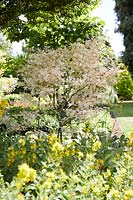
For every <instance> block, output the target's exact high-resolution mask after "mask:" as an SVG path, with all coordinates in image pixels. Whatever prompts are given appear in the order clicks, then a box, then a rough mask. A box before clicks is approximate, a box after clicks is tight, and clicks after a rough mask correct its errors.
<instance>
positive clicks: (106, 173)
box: [105, 169, 111, 177]
mask: <svg viewBox="0 0 133 200" xmlns="http://www.w3.org/2000/svg"><path fill="white" fill-rule="evenodd" d="M110 176H111V172H110V170H109V169H107V171H106V172H105V177H110Z"/></svg>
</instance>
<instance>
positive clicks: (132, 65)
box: [115, 0, 133, 74]
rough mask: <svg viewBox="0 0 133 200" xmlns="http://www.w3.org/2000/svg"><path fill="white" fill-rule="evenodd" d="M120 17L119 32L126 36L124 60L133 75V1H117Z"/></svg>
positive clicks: (117, 10) (116, 7) (117, 11)
mask: <svg viewBox="0 0 133 200" xmlns="http://www.w3.org/2000/svg"><path fill="white" fill-rule="evenodd" d="M115 3H116V5H115V11H116V13H117V17H118V22H119V25H118V31H119V32H120V33H122V34H123V36H124V46H125V52H124V53H123V60H124V62H125V64H126V65H128V66H129V71H130V72H131V73H132V74H133V0H115Z"/></svg>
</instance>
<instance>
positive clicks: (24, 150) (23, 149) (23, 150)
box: [21, 147, 26, 157]
mask: <svg viewBox="0 0 133 200" xmlns="http://www.w3.org/2000/svg"><path fill="white" fill-rule="evenodd" d="M21 154H22V157H23V155H25V154H26V149H25V148H24V147H22V148H21Z"/></svg>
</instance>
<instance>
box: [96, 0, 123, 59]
mask: <svg viewBox="0 0 133 200" xmlns="http://www.w3.org/2000/svg"><path fill="white" fill-rule="evenodd" d="M114 6H115V1H114V0H102V4H101V5H100V6H99V8H97V9H96V10H95V11H94V13H93V15H96V16H98V17H100V18H101V19H103V20H104V21H105V22H106V26H105V28H104V32H105V34H106V35H107V36H108V37H109V39H110V42H111V45H112V48H113V50H114V52H115V54H116V55H120V52H121V51H122V50H124V46H123V37H122V35H121V34H120V33H114V30H115V28H117V17H116V14H115V12H114Z"/></svg>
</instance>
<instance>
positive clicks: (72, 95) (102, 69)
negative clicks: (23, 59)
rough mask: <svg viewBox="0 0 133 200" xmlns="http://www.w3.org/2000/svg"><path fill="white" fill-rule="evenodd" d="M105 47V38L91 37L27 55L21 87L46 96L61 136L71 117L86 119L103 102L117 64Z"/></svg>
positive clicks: (41, 96)
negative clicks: (87, 39) (83, 40)
mask: <svg viewBox="0 0 133 200" xmlns="http://www.w3.org/2000/svg"><path fill="white" fill-rule="evenodd" d="M99 46H100V48H99ZM101 47H103V48H101ZM105 47H106V46H105V44H104V41H101V40H97V39H94V40H89V41H86V42H85V43H84V44H82V43H75V44H73V45H72V46H71V47H69V48H63V49H62V48H59V49H56V50H48V51H47V52H45V51H39V52H37V53H34V54H32V55H31V56H30V58H29V60H28V62H27V65H26V66H25V67H24V69H23V71H22V76H23V84H24V87H25V88H26V89H30V91H31V94H32V96H38V97H39V98H44V99H45V100H46V99H48V102H47V105H46V107H47V108H49V109H50V110H51V113H52V115H54V116H55V117H56V119H57V120H58V123H59V129H58V137H60V139H61V140H62V127H64V126H66V125H67V124H68V123H69V122H71V121H72V120H73V119H76V118H79V119H81V118H83V119H85V117H86V116H88V114H89V113H90V111H91V110H94V108H96V107H98V105H99V104H101V103H102V100H103V98H104V94H105V92H106V90H107V87H108V86H110V85H112V84H113V82H114V80H115V76H116V66H114V61H112V60H111V59H108V58H107V57H106V56H104V53H105V52H104V51H107V48H105ZM105 54H107V52H106V53H105ZM108 57H109V55H108Z"/></svg>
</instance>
